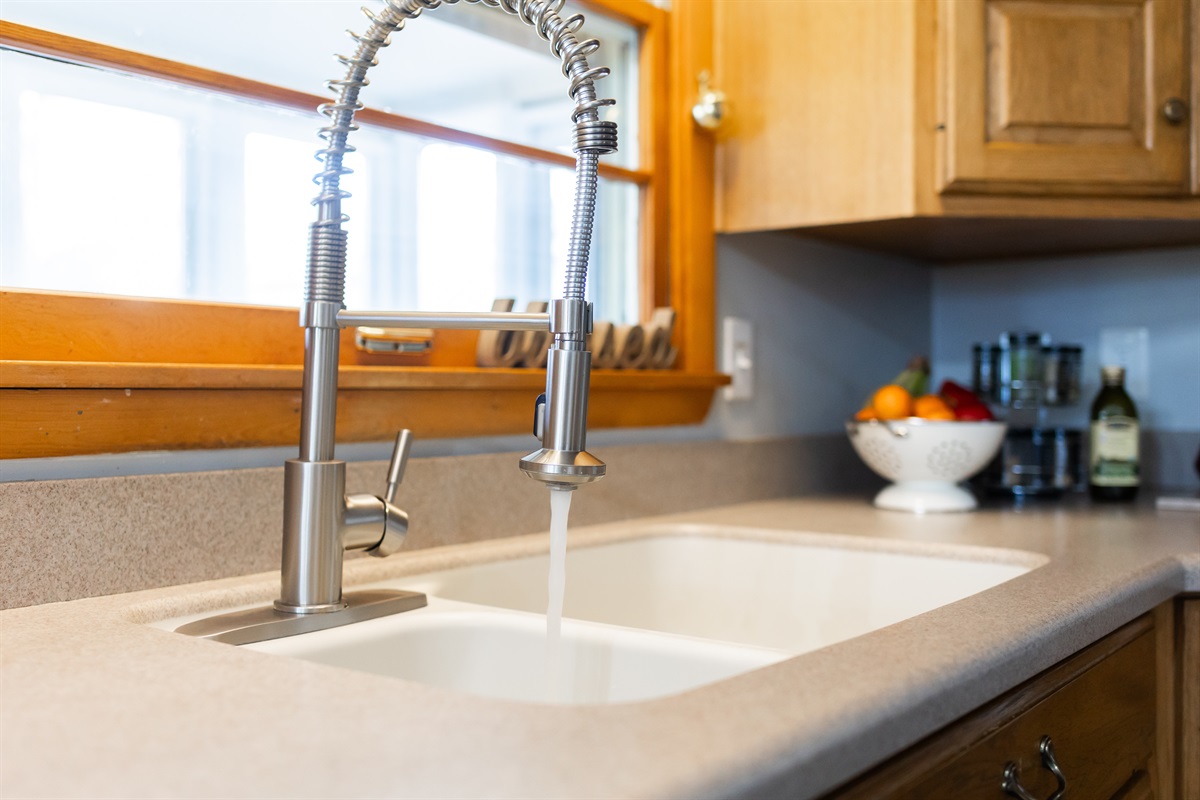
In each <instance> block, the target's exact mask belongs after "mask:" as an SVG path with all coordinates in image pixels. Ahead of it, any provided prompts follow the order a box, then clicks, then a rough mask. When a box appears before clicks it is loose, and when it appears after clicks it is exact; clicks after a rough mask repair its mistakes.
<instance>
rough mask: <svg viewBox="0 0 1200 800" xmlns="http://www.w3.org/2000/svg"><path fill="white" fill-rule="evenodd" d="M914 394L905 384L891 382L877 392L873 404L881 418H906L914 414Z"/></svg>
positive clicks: (872, 400)
mask: <svg viewBox="0 0 1200 800" xmlns="http://www.w3.org/2000/svg"><path fill="white" fill-rule="evenodd" d="M912 404H913V401H912V395H911V394H909V393H908V389H905V388H904V387H903V386H897V385H896V384H894V383H889V384H888V385H887V386H883V387H881V388H880V389H879V390H878V391H876V392H875V396H874V397H872V398H871V406H872V408H874V409H875V413H876V414H878V415H879V418H880V419H904V418H905V417H908V416H911V415H912Z"/></svg>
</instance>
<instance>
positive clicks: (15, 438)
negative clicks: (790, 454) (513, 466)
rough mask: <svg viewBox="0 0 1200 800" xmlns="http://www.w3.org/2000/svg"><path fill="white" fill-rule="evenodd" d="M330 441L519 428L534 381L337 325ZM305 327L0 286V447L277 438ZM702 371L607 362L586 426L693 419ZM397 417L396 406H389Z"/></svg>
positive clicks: (95, 448) (519, 372)
mask: <svg viewBox="0 0 1200 800" xmlns="http://www.w3.org/2000/svg"><path fill="white" fill-rule="evenodd" d="M342 336H343V341H342V346H341V349H340V360H341V364H340V368H339V374H338V382H339V389H340V390H341V391H340V395H339V404H338V438H339V441H372V440H376V439H387V438H390V437H391V436H392V435H393V433H392V432H393V431H394V430H395V429H396V427H397V426H399V427H409V428H413V429H414V430H417V431H418V432H421V433H422V434H423V435H425V436H430V437H440V436H474V435H486V434H497V433H516V432H522V431H525V430H528V429H529V428H530V427H531V425H532V422H531V420H532V403H533V398H534V397H536V396H537V394H538V393H539V392H540V391H541V390H542V389H543V387H544V385H545V373H544V371H542V370H534V369H503V370H492V369H478V368H476V367H474V366H471V365H472V364H473V363H474V358H475V334H473V333H471V332H468V331H439V332H437V334H436V336H435V344H434V351H433V353H432V354H430V355H429V356H427V357H423V358H422V359H416V360H415V361H416V362H417V363H416V364H415V365H413V361H414V359H405V358H396V357H390V356H367V355H366V354H362V353H359V352H358V351H357V350H356V349H355V348H354V346H353V343H352V342H353V339H352V337H353V332H352V331H349V330H347V331H343V332H342ZM302 363H303V331H302V329H301V328H299V326H298V313H297V311H296V310H295V309H281V308H261V307H251V306H235V305H221V304H208V303H194V302H189V301H174V300H166V301H164V300H146V299H138V298H119V297H105V296H94V295H75V294H62V293H58V294H52V293H45V292H28V291H17V290H13V291H5V292H0V458H30V457H36V456H60V455H78V454H84V453H101V452H122V451H129V450H153V449H165V448H212V447H235V446H236V447H245V446H260V445H270V444H288V443H291V442H294V441H296V438H297V436H298V431H299V428H298V409H299V405H298V403H299V389H300V385H301V381H302V366H301V365H302ZM725 382H727V379H726V378H724V377H723V376H719V375H715V374H713V373H712V372H711V371H709V372H707V373H701V372H699V371H690V372H684V371H682V370H646V371H640V370H639V371H636V372H631V371H604V370H597V371H595V372H594V373H593V377H592V387H593V392H592V398H591V404H590V410H591V418H590V419H591V424H592V425H593V426H596V427H614V426H620V427H625V426H630V427H638V426H646V425H677V424H690V423H695V422H700V421H702V420H703V419H704V416H705V414H706V413H707V410H708V406H709V404H710V403H711V399H712V392H713V389H714V388H715V387H717V386H719V385H722V384H723V383H725ZM403 418H407V419H408V420H409V421H408V422H401V420H402V419H403Z"/></svg>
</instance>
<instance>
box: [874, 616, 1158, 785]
mask: <svg viewBox="0 0 1200 800" xmlns="http://www.w3.org/2000/svg"><path fill="white" fill-rule="evenodd" d="M1155 699H1156V696H1155V639H1154V635H1153V633H1152V632H1150V631H1147V632H1146V633H1144V634H1142V635H1141V636H1139V637H1138V638H1136V639H1134V640H1133V641H1131V642H1130V643H1128V644H1127V645H1125V646H1124V647H1122V648H1121V649H1119V650H1117V651H1116V652H1114V653H1113V654H1112V655H1110V656H1109V657H1107V658H1106V659H1104V660H1103V661H1101V662H1100V663H1099V664H1097V665H1096V666H1094V667H1092V668H1091V669H1089V670H1088V671H1087V672H1085V673H1083V674H1082V675H1080V676H1079V677H1078V678H1076V679H1075V680H1073V681H1071V682H1070V683H1068V684H1066V685H1065V686H1063V687H1062V688H1061V689H1059V690H1058V691H1056V692H1054V693H1053V694H1051V695H1050V696H1049V697H1047V698H1046V699H1044V700H1043V701H1041V702H1040V703H1038V704H1037V705H1035V706H1033V707H1032V708H1030V709H1029V710H1028V711H1026V712H1025V713H1023V714H1021V715H1020V716H1018V717H1016V718H1015V719H1013V720H1012V721H1011V722H1009V723H1007V724H1005V725H1003V726H1002V727H1000V728H999V729H998V730H996V731H995V732H994V733H992V734H990V735H988V736H987V737H986V738H984V739H983V740H981V741H980V742H979V743H978V744H976V745H974V746H972V747H970V748H969V749H967V750H966V751H965V752H963V753H962V754H961V755H959V756H958V757H957V758H955V759H953V760H952V761H950V762H949V763H948V764H946V765H945V766H944V767H943V768H941V769H938V770H936V771H935V772H933V773H932V774H930V775H929V776H928V777H927V778H926V779H924V780H921V781H920V782H918V783H916V784H915V785H912V786H911V788H909V789H907V790H905V791H904V792H903V793H902V794H900V795H897V796H898V797H904V798H913V799H914V800H916V799H917V798H920V800H936V799H937V798H943V797H944V798H958V799H959V800H961V798H965V797H971V798H1004V797H1006V796H1007V795H1005V793H1004V791H1003V790H1002V789H1001V788H1000V787H1001V779H1002V773H1003V771H1004V767H1005V765H1006V764H1008V763H1010V762H1011V763H1013V764H1015V765H1016V768H1017V776H1018V778H1019V781H1020V783H1021V785H1022V786H1023V787H1024V788H1025V789H1026V790H1027V791H1028V792H1029V794H1030V795H1032V796H1033V797H1037V798H1048V797H1050V796H1051V795H1052V794H1053V793H1054V792H1055V791H1056V790H1057V789H1058V780H1057V779H1056V778H1055V776H1054V775H1053V774H1051V772H1050V771H1049V770H1047V769H1046V768H1045V767H1044V766H1043V764H1042V756H1041V755H1040V754H1039V749H1038V745H1039V742H1040V741H1041V739H1042V737H1044V736H1049V737H1050V739H1051V742H1052V748H1053V754H1054V758H1055V760H1056V762H1057V764H1058V766H1059V768H1060V769H1061V771H1062V773H1063V775H1064V777H1065V778H1066V781H1067V787H1068V788H1067V792H1066V797H1078V798H1096V799H1097V800H1101V799H1102V798H1135V797H1147V798H1150V797H1154V796H1155V795H1154V783H1155V775H1154V755H1155V718H1156V710H1155Z"/></svg>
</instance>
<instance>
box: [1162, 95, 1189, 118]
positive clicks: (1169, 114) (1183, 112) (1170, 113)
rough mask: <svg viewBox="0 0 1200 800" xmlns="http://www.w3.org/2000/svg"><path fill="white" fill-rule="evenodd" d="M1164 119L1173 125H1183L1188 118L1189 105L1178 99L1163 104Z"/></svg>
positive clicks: (1174, 98) (1170, 99)
mask: <svg viewBox="0 0 1200 800" xmlns="http://www.w3.org/2000/svg"><path fill="white" fill-rule="evenodd" d="M1162 113H1163V118H1164V119H1166V121H1167V122H1169V123H1171V124H1172V125H1182V124H1183V123H1184V122H1185V121H1186V120H1187V118H1188V105H1187V103H1185V102H1184V101H1183V100H1181V99H1180V98H1178V97H1172V98H1169V99H1168V100H1167V102H1165V103H1163V108H1162Z"/></svg>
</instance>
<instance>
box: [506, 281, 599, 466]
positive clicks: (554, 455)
mask: <svg viewBox="0 0 1200 800" xmlns="http://www.w3.org/2000/svg"><path fill="white" fill-rule="evenodd" d="M590 312H591V310H590V308H588V305H587V303H585V302H584V301H582V300H577V299H572V300H556V301H555V302H554V304H553V305H552V307H551V311H550V330H551V332H552V333H553V334H554V344H553V346H552V347H551V348H550V354H549V357H548V359H547V361H546V394H545V399H544V400H543V399H542V398H538V413H537V415H536V421H535V423H534V435H536V436H537V437H538V438H540V439H541V440H542V447H541V449H540V450H537V451H535V452H533V453H530V454H529V455H527V456H525V457H524V458H522V459H521V471H522V472H524V473H525V474H526V475H528V476H529V477H531V478H533V479H534V480H538V481H542V482H543V483H546V484H548V485H549V486H550V487H551V488H559V489H574V488H575V487H576V486H579V485H580V484H583V483H591V482H592V481H595V480H599V479H600V478H603V477H604V472H605V465H604V462H603V461H601V460H600V459H598V458H596V457H595V456H594V455H592V454H591V453H589V452H587V448H586V444H587V406H588V382H589V377H590V374H591V368H592V354H591V353H589V352H588V351H587V333H588V330H589V329H590V328H591V324H590V321H591V313H590Z"/></svg>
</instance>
